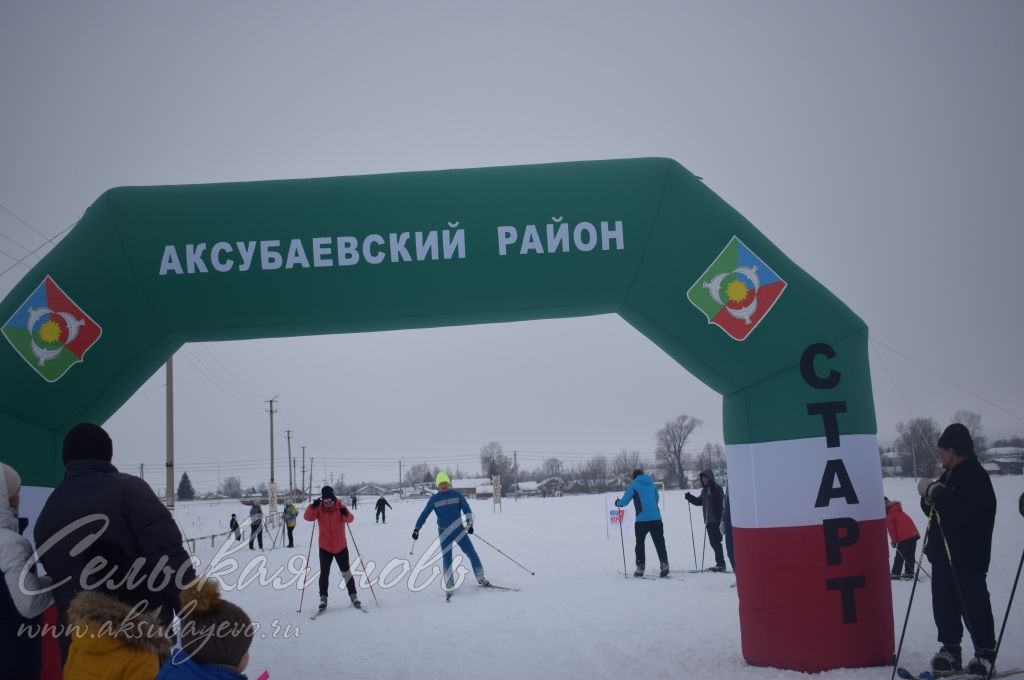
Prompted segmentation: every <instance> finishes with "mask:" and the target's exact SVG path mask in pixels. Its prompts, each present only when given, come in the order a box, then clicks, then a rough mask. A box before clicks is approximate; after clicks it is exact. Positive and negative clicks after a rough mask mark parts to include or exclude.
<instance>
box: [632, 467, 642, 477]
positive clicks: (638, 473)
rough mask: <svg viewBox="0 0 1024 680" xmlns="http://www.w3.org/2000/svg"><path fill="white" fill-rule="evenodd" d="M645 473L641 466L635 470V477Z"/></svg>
mask: <svg viewBox="0 0 1024 680" xmlns="http://www.w3.org/2000/svg"><path fill="white" fill-rule="evenodd" d="M643 473H644V471H643V470H641V469H640V468H637V469H636V470H633V479H636V478H637V477H639V476H640V475H642V474H643Z"/></svg>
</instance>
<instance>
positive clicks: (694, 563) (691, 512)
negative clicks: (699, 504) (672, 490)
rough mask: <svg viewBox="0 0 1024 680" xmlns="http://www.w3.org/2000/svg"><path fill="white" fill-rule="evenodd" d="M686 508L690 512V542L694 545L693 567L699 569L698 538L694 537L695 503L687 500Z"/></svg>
mask: <svg viewBox="0 0 1024 680" xmlns="http://www.w3.org/2000/svg"><path fill="white" fill-rule="evenodd" d="M686 509H687V510H688V511H689V513H690V543H691V544H692V545H693V568H694V570H696V569H697V539H695V538H694V537H693V505H691V504H690V501H686Z"/></svg>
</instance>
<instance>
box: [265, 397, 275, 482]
mask: <svg viewBox="0 0 1024 680" xmlns="http://www.w3.org/2000/svg"><path fill="white" fill-rule="evenodd" d="M275 401H277V397H276V396H275V397H274V398H273V399H268V400H267V403H268V404H270V408H269V409H267V413H269V414H270V483H271V484H273V483H274V414H275V413H277V411H276V410H274V402H275Z"/></svg>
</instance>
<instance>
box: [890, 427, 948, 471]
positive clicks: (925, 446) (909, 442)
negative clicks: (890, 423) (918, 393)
mask: <svg viewBox="0 0 1024 680" xmlns="http://www.w3.org/2000/svg"><path fill="white" fill-rule="evenodd" d="M896 432H898V433H899V436H898V437H897V438H896V446H897V448H898V449H899V450H900V451H901V452H903V453H904V454H905V455H904V457H903V459H902V461H901V467H902V468H903V474H904V475H913V476H914V477H915V478H916V477H929V476H932V475H934V474H936V473H937V472H938V469H939V467H940V466H939V456H938V452H937V442H938V441H939V434H940V433H939V424H938V423H936V422H935V419H934V418H911V419H910V420H908V421H907V422H902V421H901V422H899V423H896Z"/></svg>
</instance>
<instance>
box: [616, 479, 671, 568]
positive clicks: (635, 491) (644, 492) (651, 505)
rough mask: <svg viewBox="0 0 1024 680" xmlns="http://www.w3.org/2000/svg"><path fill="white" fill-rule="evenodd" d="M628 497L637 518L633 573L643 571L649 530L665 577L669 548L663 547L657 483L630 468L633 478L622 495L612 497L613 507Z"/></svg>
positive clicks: (663, 529)
mask: <svg viewBox="0 0 1024 680" xmlns="http://www.w3.org/2000/svg"><path fill="white" fill-rule="evenodd" d="M630 499H632V501H633V509H634V510H635V511H636V521H635V522H634V523H633V532H634V534H635V535H636V548H635V550H634V552H635V553H636V571H634V572H633V576H636V577H638V578H639V577H640V576H643V575H644V568H645V563H646V554H645V548H646V546H645V545H644V544H645V543H646V541H647V534H650V535H651V539H652V540H653V541H654V549H655V550H656V551H657V552H658V561H659V563H660V565H661V571H660V572H659V573H660V575H661V577H662V578H665V577H666V576H668V551H666V550H665V525H664V524H663V523H662V521H661V511H660V510H658V487H656V486H654V480H652V479H651V477H650V475H645V474H644V471H643V470H633V482H632V483H631V484H630V485H629V486H627V487H626V491H625V493H623V494H622V498H617V499H615V507H618V508H621V507H624V506H626V505H628V504H629V501H630Z"/></svg>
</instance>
